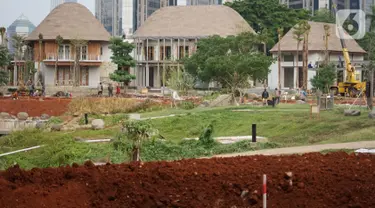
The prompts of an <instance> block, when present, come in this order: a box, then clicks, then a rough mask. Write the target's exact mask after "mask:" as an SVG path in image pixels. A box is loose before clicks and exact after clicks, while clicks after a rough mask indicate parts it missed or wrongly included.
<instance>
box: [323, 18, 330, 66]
mask: <svg viewBox="0 0 375 208" xmlns="http://www.w3.org/2000/svg"><path fill="white" fill-rule="evenodd" d="M330 28H331V27H330V26H329V25H324V40H325V51H324V56H325V57H324V64H325V65H327V64H328V61H329V54H328V38H329V36H330V35H331V34H330V33H329V32H330V31H329V29H330Z"/></svg>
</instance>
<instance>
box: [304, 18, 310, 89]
mask: <svg viewBox="0 0 375 208" xmlns="http://www.w3.org/2000/svg"><path fill="white" fill-rule="evenodd" d="M302 28H303V31H304V33H303V89H304V90H306V89H307V73H308V65H307V62H308V52H309V33H310V29H311V25H310V24H309V23H308V22H307V21H303V23H302Z"/></svg>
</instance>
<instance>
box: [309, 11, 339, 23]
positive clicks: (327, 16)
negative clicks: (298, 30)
mask: <svg viewBox="0 0 375 208" xmlns="http://www.w3.org/2000/svg"><path fill="white" fill-rule="evenodd" d="M310 20H311V21H313V22H325V23H335V22H336V16H335V14H333V13H332V12H331V11H330V10H329V9H326V8H321V9H319V10H318V11H316V12H315V14H314V16H312V17H311V18H310Z"/></svg>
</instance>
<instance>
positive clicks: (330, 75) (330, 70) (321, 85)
mask: <svg viewBox="0 0 375 208" xmlns="http://www.w3.org/2000/svg"><path fill="white" fill-rule="evenodd" d="M335 79H336V69H335V66H334V65H332V64H331V65H325V66H321V67H320V68H319V69H317V71H316V75H315V76H314V77H313V78H311V79H310V82H311V85H312V86H313V87H314V88H316V89H319V90H321V91H322V92H324V93H328V92H329V89H330V87H331V86H332V85H333V84H334V82H335Z"/></svg>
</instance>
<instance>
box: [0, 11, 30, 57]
mask: <svg viewBox="0 0 375 208" xmlns="http://www.w3.org/2000/svg"><path fill="white" fill-rule="evenodd" d="M34 29H35V25H34V24H33V23H31V22H30V20H29V19H28V18H27V17H26V16H24V15H21V16H20V17H18V18H17V19H16V20H15V21H14V22H13V23H12V24H11V25H10V26H9V27H8V28H7V36H8V48H9V52H10V53H11V54H13V53H14V47H13V43H12V37H13V36H14V35H21V36H24V37H26V36H28V35H29V34H30V33H31V32H32V31H33V30H34Z"/></svg>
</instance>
